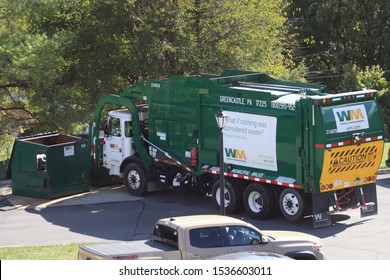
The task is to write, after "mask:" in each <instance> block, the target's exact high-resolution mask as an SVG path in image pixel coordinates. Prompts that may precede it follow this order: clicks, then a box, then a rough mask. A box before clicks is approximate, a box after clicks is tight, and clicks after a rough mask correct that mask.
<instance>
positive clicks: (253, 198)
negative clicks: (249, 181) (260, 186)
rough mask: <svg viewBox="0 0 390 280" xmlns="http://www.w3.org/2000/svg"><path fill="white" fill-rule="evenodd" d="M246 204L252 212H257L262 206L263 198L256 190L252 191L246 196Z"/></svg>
mask: <svg viewBox="0 0 390 280" xmlns="http://www.w3.org/2000/svg"><path fill="white" fill-rule="evenodd" d="M248 206H249V208H250V209H251V210H252V211H253V212H254V213H259V212H260V211H261V209H262V208H263V200H262V198H261V196H260V194H259V193H258V192H252V193H251V194H250V195H249V197H248Z"/></svg>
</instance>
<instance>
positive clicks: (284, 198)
mask: <svg viewBox="0 0 390 280" xmlns="http://www.w3.org/2000/svg"><path fill="white" fill-rule="evenodd" d="M279 206H280V210H281V212H282V214H283V216H284V217H285V218H286V219H287V220H289V221H292V222H294V221H297V220H299V219H300V218H301V217H302V216H303V213H305V208H306V207H307V201H306V196H305V194H304V193H302V192H301V191H298V190H296V189H291V188H286V189H284V190H283V191H282V193H281V195H280V199H279Z"/></svg>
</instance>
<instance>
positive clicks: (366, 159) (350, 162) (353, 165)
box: [329, 145, 378, 173]
mask: <svg viewBox="0 0 390 280" xmlns="http://www.w3.org/2000/svg"><path fill="white" fill-rule="evenodd" d="M377 155H378V148H377V147H376V146H375V145H371V146H367V147H361V146H355V148H352V149H348V150H343V151H335V152H331V155H330V158H331V160H330V164H329V173H337V172H343V171H348V170H353V169H365V168H367V167H369V166H373V165H374V164H375V160H376V158H377Z"/></svg>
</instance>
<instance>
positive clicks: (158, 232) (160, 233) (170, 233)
mask: <svg viewBox="0 0 390 280" xmlns="http://www.w3.org/2000/svg"><path fill="white" fill-rule="evenodd" d="M153 237H154V238H153V239H154V240H156V241H159V242H163V243H165V244H168V245H171V246H172V247H174V248H178V238H177V231H176V230H174V229H172V228H170V227H167V226H164V225H156V227H155V228H154V231H153Z"/></svg>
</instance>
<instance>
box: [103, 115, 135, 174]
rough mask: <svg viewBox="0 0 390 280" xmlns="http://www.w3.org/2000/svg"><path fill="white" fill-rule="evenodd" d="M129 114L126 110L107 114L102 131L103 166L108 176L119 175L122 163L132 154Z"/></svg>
mask: <svg viewBox="0 0 390 280" xmlns="http://www.w3.org/2000/svg"><path fill="white" fill-rule="evenodd" d="M132 141H133V132H132V121H131V114H130V112H129V111H128V110H117V111H111V112H109V113H108V118H107V122H106V126H105V129H104V144H103V166H104V167H106V168H107V169H108V170H109V174H110V175H117V176H119V175H120V171H119V169H120V166H121V163H122V161H123V160H124V159H125V158H127V157H129V156H132V155H133V154H134V149H133V147H132V144H131V143H132Z"/></svg>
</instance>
